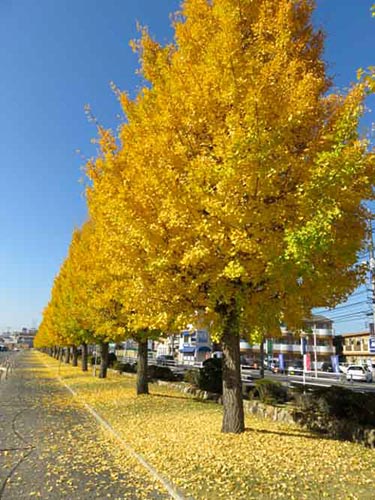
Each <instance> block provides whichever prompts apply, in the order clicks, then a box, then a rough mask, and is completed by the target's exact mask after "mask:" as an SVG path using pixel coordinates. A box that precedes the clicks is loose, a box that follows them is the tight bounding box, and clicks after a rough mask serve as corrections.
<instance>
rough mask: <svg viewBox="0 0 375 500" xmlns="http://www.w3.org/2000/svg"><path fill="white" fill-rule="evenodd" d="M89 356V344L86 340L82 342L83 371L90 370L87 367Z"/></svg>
mask: <svg viewBox="0 0 375 500" xmlns="http://www.w3.org/2000/svg"><path fill="white" fill-rule="evenodd" d="M87 358H88V353H87V344H86V342H83V343H82V359H81V363H82V371H83V372H87V370H88V368H87Z"/></svg>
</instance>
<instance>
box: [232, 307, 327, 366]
mask: <svg viewBox="0 0 375 500" xmlns="http://www.w3.org/2000/svg"><path fill="white" fill-rule="evenodd" d="M301 339H303V340H302V341H301ZM302 342H303V343H304V346H305V352H306V353H307V354H310V358H311V361H312V362H314V358H315V355H316V361H317V363H318V365H319V364H321V363H323V362H329V363H330V362H331V356H333V355H335V354H336V349H335V346H334V333H333V322H332V320H330V319H328V318H326V317H325V316H321V315H312V316H311V318H307V319H305V320H304V325H303V330H302V331H301V332H300V334H296V333H295V332H291V331H289V330H288V329H287V328H286V327H282V328H281V336H280V337H278V338H273V339H268V340H266V341H265V343H264V353H265V356H267V357H268V358H272V359H275V358H276V359H279V356H280V354H282V355H283V361H284V363H285V366H288V365H289V364H292V363H293V362H295V361H297V360H298V361H302V346H301V343H302ZM240 351H241V355H242V356H243V357H244V358H246V359H247V362H248V363H250V364H253V363H259V357H260V345H259V344H250V343H249V342H247V341H246V340H241V343H240Z"/></svg>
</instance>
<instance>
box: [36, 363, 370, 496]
mask: <svg viewBox="0 0 375 500" xmlns="http://www.w3.org/2000/svg"><path fill="white" fill-rule="evenodd" d="M37 355H38V356H40V360H41V361H44V362H47V363H48V365H49V366H50V367H51V368H50V370H49V375H50V376H52V377H53V376H56V375H57V372H59V374H60V376H61V377H62V378H63V379H64V381H65V382H66V383H67V384H68V385H69V386H70V387H72V388H73V389H74V390H76V391H77V392H78V394H79V399H82V400H83V401H85V402H87V403H88V404H90V405H91V406H92V407H93V408H95V410H97V411H98V412H99V413H100V415H101V416H103V417H104V418H105V419H106V420H107V421H108V422H109V423H110V424H111V425H112V426H113V427H114V428H115V429H116V431H117V432H118V433H119V434H120V435H121V436H122V438H123V439H124V440H125V441H126V442H127V443H129V444H130V445H131V446H132V447H133V449H134V450H136V451H137V452H138V453H141V454H142V455H143V456H144V457H145V458H146V460H147V461H148V462H149V463H151V464H152V465H153V466H154V467H155V468H156V469H157V470H158V471H159V472H160V473H161V474H163V475H164V476H166V477H168V478H169V479H170V480H171V481H172V482H173V483H174V484H175V485H176V486H178V487H179V488H181V489H183V491H185V493H186V494H187V495H189V496H193V497H195V498H202V499H220V498H222V499H227V498H233V499H234V498H236V499H251V498H257V499H259V498H261V499H277V498H282V499H298V500H300V499H309V500H311V499H320V498H334V499H340V500H341V499H361V500H366V499H373V498H374V489H373V479H372V475H373V470H374V468H375V452H374V451H373V450H370V449H366V448H363V447H361V446H360V445H357V444H353V443H348V442H339V441H334V440H330V439H325V438H323V437H319V436H316V435H313V434H311V433H309V432H306V431H304V430H302V429H300V428H299V427H297V426H290V425H285V424H280V423H276V422H271V421H266V420H259V419H256V418H254V417H250V416H247V417H246V432H245V433H243V434H241V435H228V434H222V433H221V432H220V427H221V419H222V407H221V406H219V405H215V404H212V403H204V402H199V401H196V400H194V399H193V398H192V397H191V396H189V395H185V394H182V393H179V392H175V391H173V390H170V389H168V388H167V387H160V386H157V385H151V386H150V388H151V394H150V395H149V396H139V397H136V396H135V385H134V382H135V381H134V379H131V378H128V377H123V376H120V375H117V374H115V373H110V374H109V377H108V379H105V380H103V379H97V378H94V377H93V376H92V371H90V372H89V373H82V372H81V371H80V368H73V367H71V366H68V365H59V363H58V362H57V361H55V360H53V359H52V358H50V357H48V356H44V355H41V354H39V353H38V354H37Z"/></svg>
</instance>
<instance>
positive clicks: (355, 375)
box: [346, 365, 372, 382]
mask: <svg viewBox="0 0 375 500" xmlns="http://www.w3.org/2000/svg"><path fill="white" fill-rule="evenodd" d="M346 380H349V381H352V380H353V381H358V382H372V373H371V372H370V370H369V369H368V368H367V366H361V365H349V366H348V369H347V371H346Z"/></svg>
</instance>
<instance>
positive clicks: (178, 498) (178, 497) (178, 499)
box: [43, 362, 185, 500]
mask: <svg viewBox="0 0 375 500" xmlns="http://www.w3.org/2000/svg"><path fill="white" fill-rule="evenodd" d="M43 363H44V362H43ZM44 365H45V366H46V367H47V368H49V369H50V370H53V367H52V366H50V365H47V363H44ZM56 378H57V379H58V381H59V382H60V383H61V384H62V385H63V386H64V387H65V388H66V389H68V391H69V392H70V393H71V394H72V395H73V396H74V397H78V394H77V393H76V391H75V390H74V389H72V388H71V387H70V386H69V385H68V384H66V383H65V382H64V380H63V379H62V378H61V377H60V376H58V375H57V377H56ZM79 402H80V403H81V404H82V405H83V406H84V407H85V408H86V410H87V411H88V412H89V413H91V415H92V416H93V417H94V418H95V420H97V421H98V422H99V424H100V425H101V426H102V427H104V428H105V429H106V430H107V431H108V432H109V433H110V434H112V435H113V436H114V437H115V438H116V439H117V441H119V442H120V443H121V445H122V446H123V447H124V448H125V449H126V450H127V451H128V452H129V454H130V455H131V456H132V457H133V458H135V459H136V460H137V461H138V462H139V463H140V464H141V465H142V466H143V467H144V468H145V469H147V470H148V472H149V473H150V474H151V476H152V477H153V478H154V479H156V480H157V481H159V483H161V484H162V485H163V486H164V488H165V489H166V490H167V491H168V493H169V494H170V496H171V497H172V498H173V499H174V500H185V497H184V496H183V495H182V493H181V492H180V491H179V490H178V489H177V488H176V487H175V486H174V485H173V484H172V483H171V482H169V481H168V480H167V479H165V478H164V477H163V476H162V475H161V474H159V473H158V471H157V470H156V469H155V468H154V467H153V466H152V465H150V464H149V463H148V462H147V461H146V460H145V459H144V458H143V457H142V455H140V454H139V453H137V452H136V451H135V450H133V448H132V447H131V446H130V445H129V444H128V443H127V442H126V441H124V440H123V438H122V437H121V436H120V435H119V434H118V433H117V432H116V431H115V429H114V428H113V427H112V426H111V424H109V423H108V422H107V421H106V420H105V419H104V418H103V417H101V416H100V415H99V414H98V413H97V412H96V411H95V410H94V408H92V407H91V406H90V405H89V404H87V403H85V402H84V401H82V400H81V399H79Z"/></svg>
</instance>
